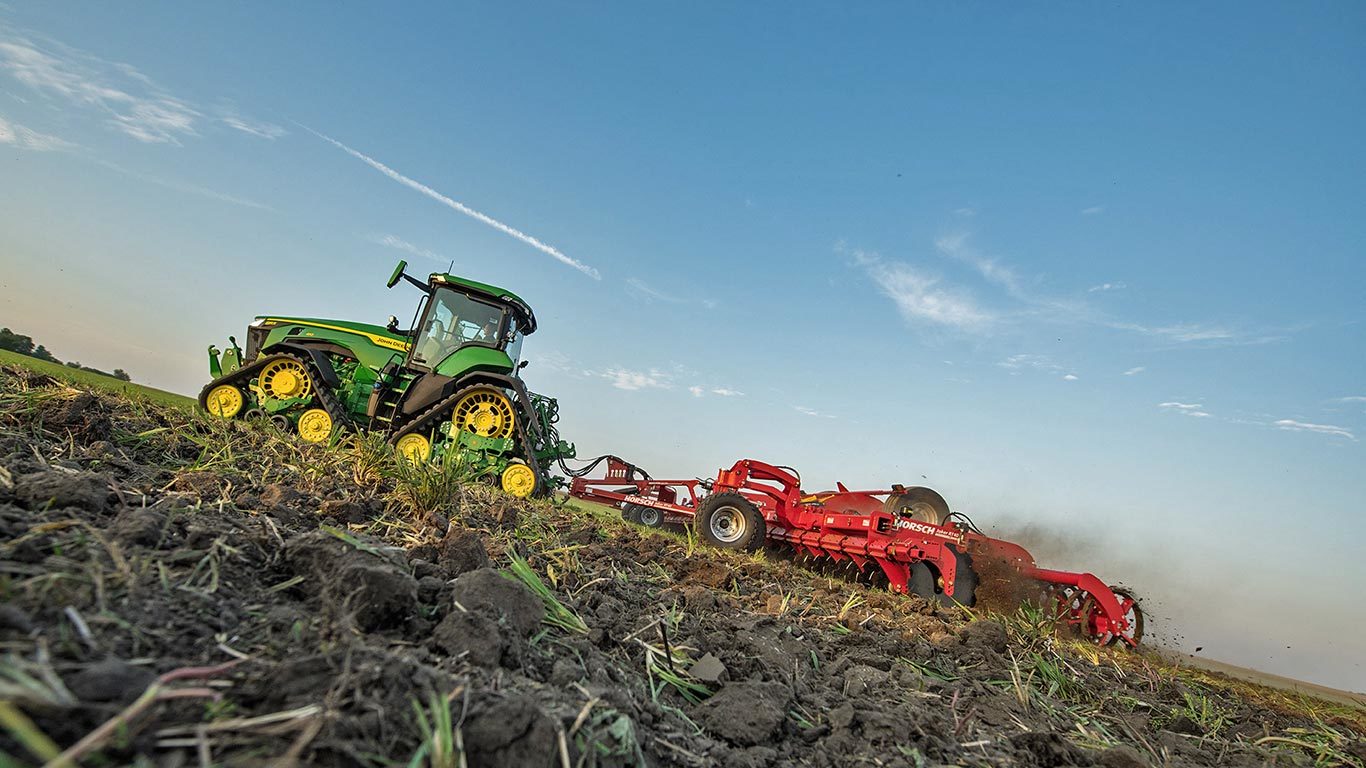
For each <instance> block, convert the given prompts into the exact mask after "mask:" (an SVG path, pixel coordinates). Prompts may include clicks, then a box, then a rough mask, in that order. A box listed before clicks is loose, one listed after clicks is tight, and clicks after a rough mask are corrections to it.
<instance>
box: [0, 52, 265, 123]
mask: <svg viewBox="0 0 1366 768" xmlns="http://www.w3.org/2000/svg"><path fill="white" fill-rule="evenodd" d="M0 72H7V73H8V74H9V75H10V77H12V78H14V80H16V81H17V82H19V83H22V84H23V85H25V86H27V87H28V88H30V89H32V90H33V91H34V92H35V93H38V94H40V95H42V96H43V97H45V98H47V99H49V100H60V101H65V102H67V103H68V104H71V105H72V106H75V107H77V108H78V109H84V110H89V111H91V112H92V113H95V114H97V115H100V116H102V118H103V121H104V123H105V125H107V126H109V127H111V128H113V129H114V130H117V131H119V132H121V133H123V134H124V135H126V136H129V137H131V138H133V139H136V140H137V141H141V142H143V143H146V144H170V145H173V146H179V145H180V143H181V140H182V139H184V138H186V137H189V136H197V135H198V125H199V122H200V120H201V118H203V117H204V113H203V111H201V110H200V108H199V107H197V106H195V105H194V104H192V103H191V102H189V101H187V100H185V99H181V98H179V97H177V96H175V95H173V94H171V93H170V92H169V91H167V90H166V89H165V88H163V87H161V85H159V84H158V83H157V82H156V81H154V80H153V79H152V78H150V77H148V76H147V75H145V74H143V73H142V72H140V71H139V70H138V69H137V68H136V67H133V66H131V65H129V64H124V63H122V62H112V61H106V60H104V59H101V58H99V57H98V56H94V55H92V54H89V53H86V52H84V51H81V50H78V49H75V48H72V47H70V46H67V45H63V44H62V43H59V42H56V41H53V40H46V39H45V40H43V41H42V42H38V41H36V40H34V39H32V38H31V37H24V36H22V35H19V34H15V33H13V32H11V31H9V30H0ZM220 121H221V122H222V123H223V124H224V125H227V126H229V127H231V128H233V129H235V130H238V131H243V132H245V133H248V134H251V135H253V136H258V137H261V138H266V139H274V138H278V137H280V136H283V135H285V130H284V129H283V128H281V127H280V126H278V125H273V124H270V123H265V122H261V121H257V120H253V119H251V118H248V117H246V116H243V115H240V114H237V113H236V111H235V110H227V111H224V113H223V115H222V117H221V118H220Z"/></svg>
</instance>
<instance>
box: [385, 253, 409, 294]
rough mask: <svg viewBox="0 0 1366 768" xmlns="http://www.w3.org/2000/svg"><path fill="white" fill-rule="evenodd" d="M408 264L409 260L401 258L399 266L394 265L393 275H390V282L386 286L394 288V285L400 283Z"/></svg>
mask: <svg viewBox="0 0 1366 768" xmlns="http://www.w3.org/2000/svg"><path fill="white" fill-rule="evenodd" d="M407 266H408V262H407V261H404V260H402V259H400V260H399V262H398V266H397V267H394V273H393V274H392V275H389V282H388V283H386V284H385V287H386V288H393V287H394V286H396V285H398V281H399V280H402V279H403V270H404V269H405V268H407Z"/></svg>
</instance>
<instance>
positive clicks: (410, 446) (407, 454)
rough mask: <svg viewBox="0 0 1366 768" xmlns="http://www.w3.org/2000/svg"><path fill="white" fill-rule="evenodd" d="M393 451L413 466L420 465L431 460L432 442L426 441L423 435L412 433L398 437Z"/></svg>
mask: <svg viewBox="0 0 1366 768" xmlns="http://www.w3.org/2000/svg"><path fill="white" fill-rule="evenodd" d="M394 450H396V451H398V455H399V456H402V457H403V458H405V459H407V460H408V461H411V462H412V463H414V464H421V463H422V462H424V461H426V460H427V459H429V458H431V455H432V441H430V440H428V439H427V437H426V436H425V435H419V434H417V433H416V432H414V433H413V434H410V435H404V436H403V437H400V438H399V439H398V443H396V444H395V445H394Z"/></svg>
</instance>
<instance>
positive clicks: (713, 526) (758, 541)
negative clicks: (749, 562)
mask: <svg viewBox="0 0 1366 768" xmlns="http://www.w3.org/2000/svg"><path fill="white" fill-rule="evenodd" d="M695 525H696V526H697V534H698V535H699V536H701V537H702V540H703V541H706V542H707V543H709V544H711V545H712V546H715V547H720V548H721V549H735V550H741V551H745V552H753V551H755V550H757V549H759V548H760V547H762V546H763V545H764V534H765V524H764V516H763V515H761V514H760V513H759V508H758V507H756V506H754V502H752V501H750V500H749V499H747V498H745V497H744V496H742V495H740V494H739V493H736V492H734V491H725V492H723V493H714V494H712V495H711V496H708V497H707V498H706V500H705V501H703V502H702V504H701V505H700V506H699V507H698V508H697V517H696V523H695Z"/></svg>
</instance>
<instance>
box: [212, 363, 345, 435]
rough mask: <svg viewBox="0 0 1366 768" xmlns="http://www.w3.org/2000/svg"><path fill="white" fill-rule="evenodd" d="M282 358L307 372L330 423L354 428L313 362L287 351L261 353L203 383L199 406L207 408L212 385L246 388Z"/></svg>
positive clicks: (339, 401)
mask: <svg viewBox="0 0 1366 768" xmlns="http://www.w3.org/2000/svg"><path fill="white" fill-rule="evenodd" d="M284 358H289V359H290V360H293V361H294V362H296V363H298V364H300V365H302V366H303V367H304V372H306V373H307V374H308V382H309V384H310V385H312V387H313V392H314V393H315V395H316V396H317V399H318V401H319V403H320V404H321V405H322V407H323V410H325V411H327V415H328V416H331V417H332V423H333V424H335V425H337V426H338V427H342V428H346V429H354V424H353V422H352V421H351V416H350V414H348V413H347V412H346V410H345V409H344V408H343V407H342V404H341V400H338V399H337V396H336V395H334V394H332V390H330V389H328V388H327V387H326V386H325V385H323V384H321V383H319V381H318V375H317V374H316V373H315V372H314V370H313V362H312V361H311V360H305V359H303V358H301V357H299V356H298V355H293V354H290V353H288V352H276V353H271V354H267V355H262V356H261V357H260V358H258V359H257V360H256V362H254V363H252V364H251V365H247V366H243V367H241V368H238V369H237V370H235V371H233V372H232V373H229V374H227V375H226V376H219V377H218V378H216V379H214V380H213V381H210V382H209V383H208V384H205V385H204V388H203V389H201V390H199V407H200V408H204V409H205V410H208V408H207V406H206V403H207V401H208V397H209V392H211V391H212V390H213V388H214V387H217V386H219V385H221V384H232V385H233V386H236V387H238V388H240V389H246V388H247V386H248V384H249V383H250V381H251V378H252V377H253V376H255V375H256V374H257V373H259V372H260V371H261V370H262V369H263V368H265V367H266V366H267V365H270V363H271V362H273V361H275V360H281V359H284Z"/></svg>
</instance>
